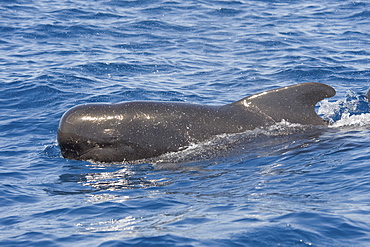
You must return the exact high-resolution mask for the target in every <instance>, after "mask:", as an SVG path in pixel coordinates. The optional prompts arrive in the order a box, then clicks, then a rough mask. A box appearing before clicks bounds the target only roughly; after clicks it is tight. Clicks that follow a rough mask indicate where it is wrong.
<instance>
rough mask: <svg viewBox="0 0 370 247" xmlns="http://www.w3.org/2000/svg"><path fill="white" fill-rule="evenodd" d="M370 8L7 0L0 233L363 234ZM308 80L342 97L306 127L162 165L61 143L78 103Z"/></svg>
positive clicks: (0, 21) (338, 241)
mask: <svg viewBox="0 0 370 247" xmlns="http://www.w3.org/2000/svg"><path fill="white" fill-rule="evenodd" d="M369 9H370V4H369V3H367V2H366V1H355V2H353V1H349V0H344V1H331V0H327V1H322V0H320V1H318V0H314V1H312V0H310V1H308V0H299V1H295V0H290V1H288V0H286V1H283V0H281V1H269V0H261V1H244V0H240V1H222V0H218V1H212V0H194V1H177V0H175V1H167V0H154V1H153V0H151V1H148V0H138V1H135V0H130V1H121V0H102V1H82V0H76V1H43V0H33V1H24V0H14V1H8V0H0V33H1V35H0V54H1V55H0V107H1V115H0V143H1V145H0V168H1V171H0V181H1V183H0V231H1V232H0V245H1V246H38V247H39V246H369V245H370V182H369V179H370V162H369V158H370V155H369V153H370V124H369V123H370V115H369V113H370V107H369V104H368V103H367V101H366V98H365V97H364V95H365V93H366V91H367V90H368V88H369V87H370V52H369V51H370V11H369ZM311 81H316V82H322V83H326V84H328V85H330V86H332V87H334V88H335V89H336V90H337V95H336V96H335V97H334V98H332V99H329V100H326V101H323V102H322V103H321V104H318V105H317V107H316V108H317V111H318V112H319V114H320V115H321V116H323V117H324V118H326V119H327V120H329V121H330V122H331V125H330V127H329V128H324V129H318V130H309V129H307V132H308V133H307V134H305V133H304V134H302V133H292V134H287V132H286V130H287V129H286V128H285V127H282V126H273V127H272V129H270V130H264V131H261V130H259V131H257V130H256V131H255V132H252V134H254V135H255V138H250V139H248V138H249V137H250V136H251V133H249V134H248V135H247V134H241V135H240V136H223V137H222V138H221V139H220V140H218V141H215V142H213V144H212V143H211V144H210V143H204V144H201V145H198V146H196V147H192V149H190V150H187V151H184V152H182V153H179V154H170V155H169V157H167V160H166V161H163V162H162V163H161V164H158V163H155V162H153V163H150V162H147V163H144V164H93V163H89V162H84V161H73V160H65V159H63V158H62V157H61V155H60V150H59V147H58V145H57V143H56V131H57V127H58V122H59V119H60V118H61V116H62V114H63V113H64V112H65V111H66V110H68V109H69V108H70V107H72V106H75V105H77V104H81V103H91V102H110V103H116V102H122V101H131V100H161V101H180V102H188V103H198V104H211V105H214V104H226V103H230V102H233V101H236V100H238V99H241V98H243V97H245V96H247V95H251V94H254V93H258V92H262V91H264V90H269V89H273V88H277V87H281V86H289V85H293V84H295V83H301V82H311ZM282 124H284V123H282ZM287 125H288V129H289V128H295V127H294V126H289V124H287ZM293 132H294V131H293ZM246 136H248V138H247V139H248V140H244V139H243V137H246ZM235 139H237V140H238V141H235ZM240 139H242V140H240ZM230 140H231V141H230ZM225 142H226V144H225V145H224V143H225ZM230 143H232V144H233V145H230ZM220 144H222V145H220ZM234 144H235V145H234ZM225 146H226V147H225ZM220 147H221V148H220ZM217 148H219V149H220V152H219V151H218V150H219V149H217ZM221 149H222V150H221ZM176 155H177V156H176Z"/></svg>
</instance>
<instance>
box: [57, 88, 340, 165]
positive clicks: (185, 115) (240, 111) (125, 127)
mask: <svg viewBox="0 0 370 247" xmlns="http://www.w3.org/2000/svg"><path fill="white" fill-rule="evenodd" d="M334 95H335V90H334V89H333V88H332V87H330V86H328V85H325V84H321V83H302V84H297V85H293V86H289V87H282V88H278V89H273V90H269V91H265V92H262V93H258V94H255V95H252V96H248V97H246V98H243V99H241V100H239V101H236V102H234V103H231V104H227V105H221V106H207V105H196V104H186V103H175V102H151V101H137V102H127V103H119V104H84V105H78V106H75V107H73V108H71V109H70V110H68V111H67V112H66V113H65V114H64V115H63V116H62V118H61V120H60V124H59V128H58V138H57V139H58V143H59V146H60V149H61V153H62V155H63V157H65V158H67V159H76V160H91V161H95V162H108V163H109V162H129V161H134V160H139V159H145V158H152V157H157V156H159V155H161V154H164V153H168V152H176V151H180V150H183V149H185V148H186V147H188V146H189V145H191V144H193V143H200V142H203V141H206V140H208V139H210V138H212V137H214V136H216V135H219V134H224V133H230V134H231V133H241V132H244V131H246V130H253V129H255V128H264V127H267V126H271V125H274V124H276V123H278V122H281V121H282V120H286V121H288V122H290V123H298V124H303V125H320V126H325V125H327V124H328V123H327V122H326V121H325V120H323V119H322V118H320V117H319V116H318V115H317V114H316V112H315V109H314V108H315V105H316V104H317V103H318V102H319V101H321V100H323V99H324V98H328V97H332V96H334Z"/></svg>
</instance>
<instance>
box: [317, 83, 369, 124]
mask: <svg viewBox="0 0 370 247" xmlns="http://www.w3.org/2000/svg"><path fill="white" fill-rule="evenodd" d="M317 113H318V114H319V115H320V116H321V117H322V118H324V119H326V120H328V121H329V123H330V124H329V127H332V128H339V127H345V126H359V127H362V126H370V104H369V102H368V99H367V98H366V96H365V95H363V94H357V93H355V92H353V91H351V90H348V91H347V93H346V98H345V99H340V100H338V101H335V102H329V100H327V99H325V100H323V101H321V102H320V103H319V108H318V111H317Z"/></svg>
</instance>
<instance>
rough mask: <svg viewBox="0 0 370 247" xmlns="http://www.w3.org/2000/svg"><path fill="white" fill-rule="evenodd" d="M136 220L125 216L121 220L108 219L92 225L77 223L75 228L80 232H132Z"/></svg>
mask: <svg viewBox="0 0 370 247" xmlns="http://www.w3.org/2000/svg"><path fill="white" fill-rule="evenodd" d="M135 222H136V219H135V218H134V217H132V216H127V217H125V218H122V219H110V220H107V221H100V222H93V223H78V224H77V225H76V226H77V227H81V228H82V229H83V230H82V232H85V231H86V232H87V233H90V232H111V231H132V230H134V226H133V225H134V224H135Z"/></svg>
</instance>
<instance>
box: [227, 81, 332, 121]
mask: <svg viewBox="0 0 370 247" xmlns="http://www.w3.org/2000/svg"><path fill="white" fill-rule="evenodd" d="M334 95H335V90H334V89H333V88H332V87H330V86H328V85H325V84H322V83H316V82H310V83H302V84H297V85H293V86H289V87H283V88H279V89H273V90H270V91H266V92H263V93H259V94H255V95H252V96H249V97H246V98H244V99H242V100H239V101H237V102H234V103H232V104H231V105H235V106H236V105H238V106H243V107H248V108H251V110H253V111H258V112H260V113H261V114H263V115H266V116H268V117H269V118H271V119H273V120H274V121H276V122H280V121H282V120H283V119H284V120H287V121H288V122H291V123H299V124H305V125H306V124H313V125H326V124H327V123H326V121H325V120H323V119H322V118H320V117H319V116H318V115H317V114H316V112H315V105H316V104H317V103H318V102H319V101H321V100H323V99H325V98H329V97H332V96H334Z"/></svg>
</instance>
